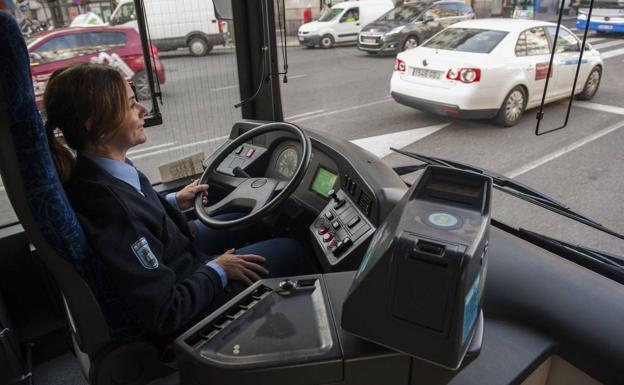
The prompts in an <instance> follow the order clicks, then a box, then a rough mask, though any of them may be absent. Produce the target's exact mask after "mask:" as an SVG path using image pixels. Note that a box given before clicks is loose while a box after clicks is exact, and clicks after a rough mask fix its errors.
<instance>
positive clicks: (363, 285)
mask: <svg viewBox="0 0 624 385" xmlns="http://www.w3.org/2000/svg"><path fill="white" fill-rule="evenodd" d="M491 186H492V181H491V179H490V178H488V177H485V176H482V175H479V174H476V173H472V172H467V171H461V170H454V169H449V168H444V167H436V166H429V167H427V169H426V170H425V171H424V173H423V174H422V175H421V177H420V179H419V180H418V181H417V183H415V184H414V185H413V186H412V187H411V188H410V189H409V190H408V192H407V193H406V195H405V196H404V198H403V199H402V200H401V201H400V203H399V204H397V206H396V207H395V208H394V209H393V211H392V212H391V213H390V214H389V216H388V218H386V220H385V221H384V223H383V224H382V225H381V226H380V227H379V229H377V231H376V233H375V236H374V238H373V240H372V241H371V243H370V246H369V248H368V250H367V252H366V254H365V256H364V259H363V261H362V263H361V266H360V268H359V270H358V271H357V272H343V273H331V274H323V275H308V276H302V277H288V278H276V279H267V280H262V281H258V282H256V283H255V284H254V285H252V286H250V287H249V288H248V289H246V290H245V291H243V292H242V293H240V294H239V295H238V296H236V297H235V298H233V299H232V300H231V301H229V302H228V303H226V304H225V305H224V306H222V307H221V308H220V309H218V310H217V311H215V312H214V313H213V314H211V315H210V316H208V317H207V318H205V319H204V320H202V321H201V322H199V323H198V324H197V325H195V326H194V327H193V328H191V329H190V330H189V331H187V332H186V333H184V334H183V335H181V336H180V337H179V338H178V339H177V340H176V341H175V349H176V359H177V362H178V367H179V371H180V382H181V384H189V385H200V384H202V385H204V384H205V385H208V384H237V385H245V384H250V385H252V384H253V385H263V384H272V385H280V384H287V385H317V384H332V385H337V384H341V385H350V384H353V385H355V384H357V385H368V384H370V385H373V384H375V385H377V384H393V385H401V384H405V385H408V384H414V383H422V381H423V379H424V377H423V375H424V372H427V373H428V374H427V380H426V383H428V384H444V383H447V382H448V381H449V380H450V379H451V378H452V377H453V375H454V373H456V370H457V369H458V368H461V367H463V366H465V365H466V364H467V362H469V361H470V360H471V359H473V358H474V357H475V356H476V355H478V352H479V351H480V346H481V341H482V335H483V314H482V310H481V304H482V300H483V296H482V294H483V285H484V281H485V276H486V267H487V248H488V236H489V224H490V213H489V207H490V196H491ZM430 369H431V370H430ZM433 369H435V370H433ZM431 373H434V374H433V375H432V374H431ZM415 381H416V382H415Z"/></svg>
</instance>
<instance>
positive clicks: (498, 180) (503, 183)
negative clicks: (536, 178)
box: [390, 147, 624, 240]
mask: <svg viewBox="0 0 624 385" xmlns="http://www.w3.org/2000/svg"><path fill="white" fill-rule="evenodd" d="M390 149H391V150H392V151H394V152H396V153H399V154H401V155H405V156H408V157H410V158H414V159H417V160H419V161H421V162H423V163H427V164H431V165H437V166H443V167H448V168H455V169H459V170H466V171H472V172H475V173H478V174H481V175H486V176H489V177H490V178H492V182H493V185H494V188H496V189H497V190H499V191H503V192H504V193H506V194H509V195H513V196H515V197H517V198H520V199H522V200H525V201H527V202H530V203H533V204H535V205H538V206H541V207H543V208H545V209H547V210H550V211H552V212H555V213H557V214H560V215H563V216H565V217H567V218H570V219H573V220H575V221H577V222H580V223H583V224H585V225H587V226H590V227H593V228H595V229H596V230H600V231H602V232H604V233H607V234H609V235H612V236H614V237H617V238H620V239H623V240H624V235H622V234H620V233H618V232H616V231H614V230H611V229H610V228H608V227H605V226H603V225H601V224H600V223H598V222H596V221H594V220H593V219H590V218H587V217H586V216H583V215H581V214H579V213H577V212H575V211H574V210H572V209H570V207H569V206H567V205H566V204H564V203H562V202H559V201H557V200H556V199H554V198H552V197H550V196H548V195H546V194H544V193H543V192H541V191H538V190H535V189H534V188H532V187H529V186H527V185H525V184H523V183H521V182H518V181H516V180H514V179H512V178H509V177H506V176H504V175H501V174H498V173H496V172H494V171H489V170H485V169H483V168H480V167H476V166H472V165H469V164H466V163H461V162H457V161H453V160H447V159H442V158H436V157H432V156H426V155H421V154H416V153H413V152H410V151H405V150H399V149H396V148H392V147H390ZM403 167H404V168H405V169H407V167H408V166H403ZM414 171H416V170H414Z"/></svg>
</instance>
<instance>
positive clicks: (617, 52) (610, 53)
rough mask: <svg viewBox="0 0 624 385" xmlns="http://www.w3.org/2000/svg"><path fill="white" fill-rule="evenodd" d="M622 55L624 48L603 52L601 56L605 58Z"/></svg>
mask: <svg viewBox="0 0 624 385" xmlns="http://www.w3.org/2000/svg"><path fill="white" fill-rule="evenodd" d="M620 55H624V48H620V49H614V50H613V51H608V52H605V53H602V52H601V56H602V58H603V59H609V58H612V57H616V56H620Z"/></svg>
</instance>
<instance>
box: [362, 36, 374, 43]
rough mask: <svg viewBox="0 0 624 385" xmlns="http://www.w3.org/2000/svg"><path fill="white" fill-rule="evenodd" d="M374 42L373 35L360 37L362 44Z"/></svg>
mask: <svg viewBox="0 0 624 385" xmlns="http://www.w3.org/2000/svg"><path fill="white" fill-rule="evenodd" d="M376 42H377V41H376V40H375V38H374V37H372V38H371V37H369V38H366V37H364V38H362V43H364V44H375V43H376Z"/></svg>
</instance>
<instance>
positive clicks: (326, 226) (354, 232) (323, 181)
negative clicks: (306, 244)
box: [217, 121, 407, 271]
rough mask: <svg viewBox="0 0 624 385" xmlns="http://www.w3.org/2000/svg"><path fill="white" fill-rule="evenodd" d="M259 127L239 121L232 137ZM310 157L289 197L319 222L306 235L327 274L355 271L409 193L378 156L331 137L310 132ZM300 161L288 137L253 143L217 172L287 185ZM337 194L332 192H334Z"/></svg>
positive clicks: (231, 156)
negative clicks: (372, 238) (242, 173)
mask: <svg viewBox="0 0 624 385" xmlns="http://www.w3.org/2000/svg"><path fill="white" fill-rule="evenodd" d="M257 125H259V122H245V121H243V122H239V123H237V124H236V125H235V126H234V128H233V129H232V133H231V135H230V137H231V138H235V137H237V136H239V135H240V134H242V133H244V132H246V131H248V130H250V129H251V128H254V127H256V126H257ZM306 133H307V134H308V135H309V137H310V141H311V144H312V156H311V159H310V163H309V166H308V169H307V171H306V174H305V176H304V178H303V179H302V181H301V183H300V185H299V186H298V187H297V189H296V190H295V192H294V194H293V195H292V196H291V198H292V199H294V200H295V201H296V202H297V203H298V204H300V205H301V206H302V207H304V208H305V210H306V211H307V212H308V213H310V214H311V215H312V216H313V217H314V218H315V219H314V220H312V221H311V223H305V225H306V226H308V232H309V235H310V238H311V241H312V243H313V245H314V248H315V252H316V254H317V256H318V257H319V261H320V263H321V265H322V266H323V268H324V269H325V270H326V271H344V270H348V269H353V268H356V267H357V266H358V265H359V262H360V261H361V259H362V257H363V254H364V251H365V249H366V247H367V245H368V242H369V241H370V236H371V235H372V233H374V231H375V229H376V227H377V226H378V225H379V223H380V221H381V220H382V219H383V218H385V216H386V215H387V214H388V213H389V211H390V210H391V208H392V207H394V205H395V203H396V202H398V200H399V199H400V198H401V197H402V196H403V194H404V192H405V191H406V190H407V188H406V185H405V183H404V182H403V180H402V179H401V178H400V177H399V176H398V175H397V174H396V173H394V172H393V171H392V170H391V169H389V168H388V166H386V165H385V164H384V163H383V162H381V161H380V160H379V159H378V158H376V157H375V156H374V155H372V154H370V153H368V152H366V151H364V150H363V149H361V148H360V147H357V146H356V145H354V144H352V143H350V142H347V141H345V140H344V139H342V138H335V137H333V135H332V134H330V133H326V132H324V133H322V134H320V133H317V132H313V131H306ZM301 156H302V147H301V144H300V143H299V142H298V141H297V140H296V139H295V138H294V137H291V136H289V134H286V133H284V132H281V131H280V132H269V133H266V134H263V135H259V136H257V137H255V138H253V139H252V140H251V141H250V142H248V143H245V144H243V145H241V146H240V147H239V148H237V149H236V150H235V151H233V152H232V153H231V154H229V155H228V157H226V158H225V159H224V160H223V162H222V163H221V164H220V165H219V166H218V167H217V171H218V172H221V173H224V174H227V175H234V171H233V170H234V168H236V167H240V168H241V169H242V170H244V171H245V172H247V173H249V175H251V176H253V177H261V176H265V177H269V178H274V179H277V180H280V181H283V182H287V181H288V180H290V178H292V176H293V175H294V173H295V171H296V169H297V166H298V163H299V161H300V159H301ZM332 190H333V191H332Z"/></svg>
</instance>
